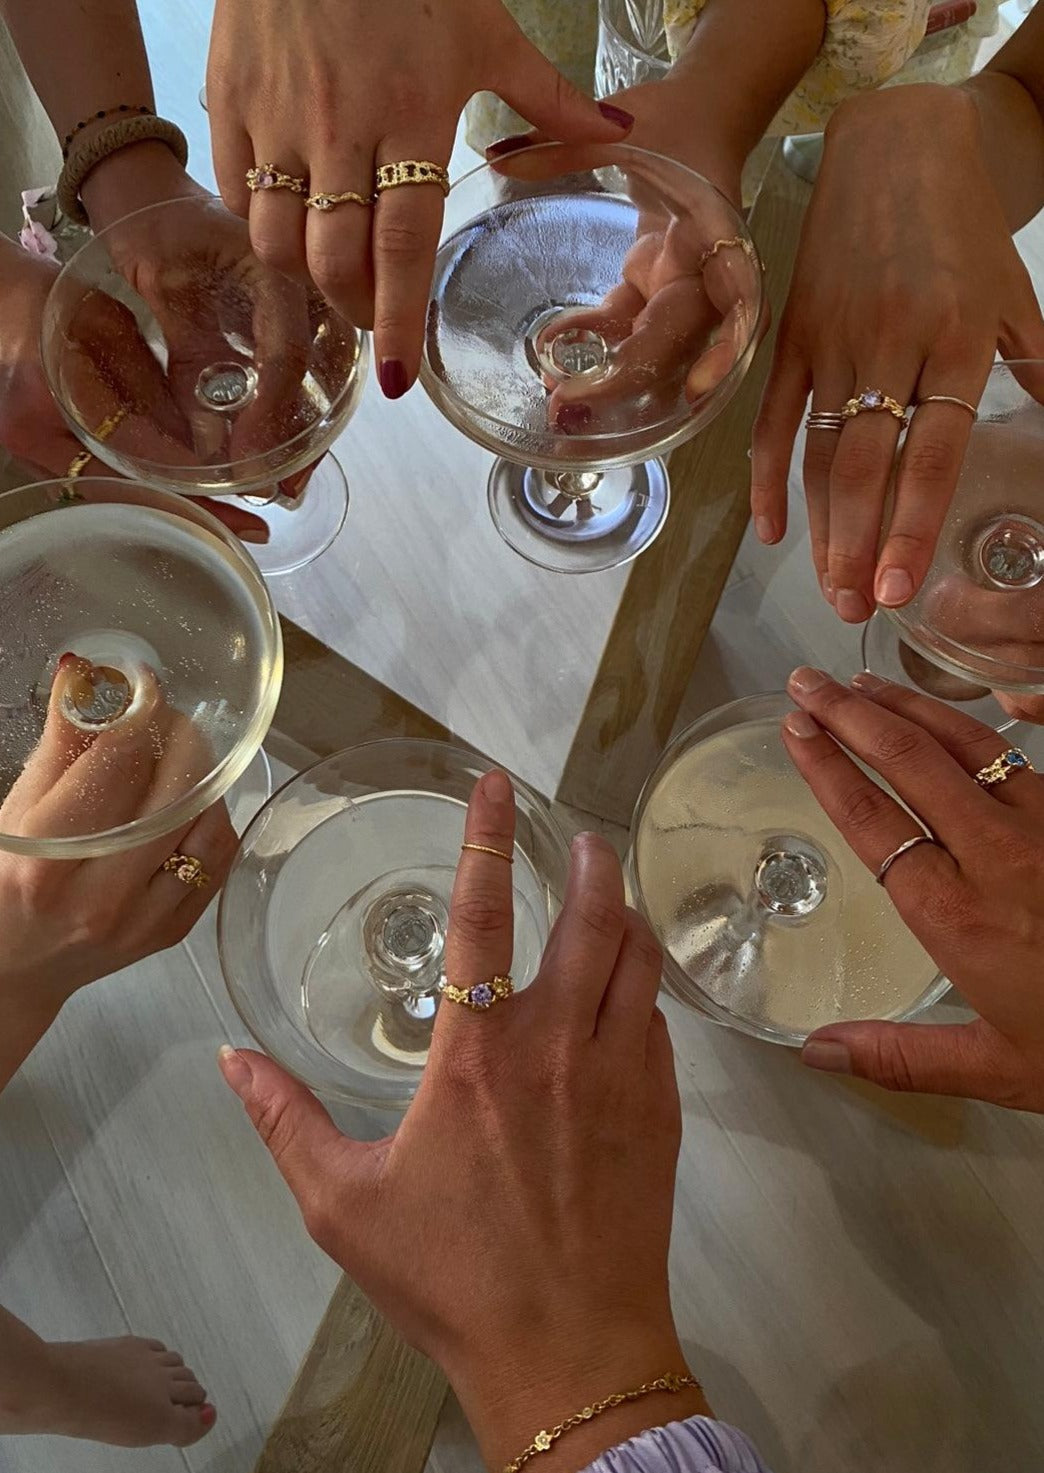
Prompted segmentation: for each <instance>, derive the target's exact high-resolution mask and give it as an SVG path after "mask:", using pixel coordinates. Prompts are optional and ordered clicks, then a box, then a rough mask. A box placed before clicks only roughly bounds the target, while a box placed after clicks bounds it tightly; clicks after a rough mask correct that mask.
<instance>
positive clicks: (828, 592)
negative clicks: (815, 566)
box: [819, 573, 834, 604]
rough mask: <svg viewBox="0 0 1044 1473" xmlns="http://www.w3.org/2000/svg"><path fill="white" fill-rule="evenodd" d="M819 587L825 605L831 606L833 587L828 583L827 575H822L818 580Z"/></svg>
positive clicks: (828, 576) (828, 575)
mask: <svg viewBox="0 0 1044 1473" xmlns="http://www.w3.org/2000/svg"><path fill="white" fill-rule="evenodd" d="M819 586H820V588H821V589H822V590H823V597H824V598H825V599H826V601H827V603H828V604H832V603H833V602H834V585H833V584H832V583H831V581H830V574H829V573H824V574H823V576H822V578H820V580H819Z"/></svg>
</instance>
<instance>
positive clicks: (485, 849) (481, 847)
mask: <svg viewBox="0 0 1044 1473" xmlns="http://www.w3.org/2000/svg"><path fill="white" fill-rule="evenodd" d="M460 849H461V853H462V854H463V852H464V850H465V849H470V850H472V852H473V853H475V854H495V855H496V857H497V858H498V859H506V860H507V862H508V864H514V862H515V856H514V855H513V854H505V853H504V850H503V849H491V848H490V847H489V845H488V844H462V845H461V846H460Z"/></svg>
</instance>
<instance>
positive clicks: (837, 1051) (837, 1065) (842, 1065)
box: [801, 1038, 852, 1074]
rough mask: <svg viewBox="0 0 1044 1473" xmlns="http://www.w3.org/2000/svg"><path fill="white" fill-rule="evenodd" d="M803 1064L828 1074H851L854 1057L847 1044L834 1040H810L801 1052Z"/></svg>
mask: <svg viewBox="0 0 1044 1473" xmlns="http://www.w3.org/2000/svg"><path fill="white" fill-rule="evenodd" d="M801 1062H802V1063H803V1064H804V1065H806V1066H807V1068H809V1069H822V1070H824V1071H825V1072H826V1073H827V1074H851V1072H852V1055H851V1054H850V1053H849V1051H848V1046H847V1044H843V1043H838V1042H837V1040H836V1039H833V1038H810V1039H809V1040H808V1042H807V1043H806V1044H805V1046H804V1048H803V1049H802V1050H801Z"/></svg>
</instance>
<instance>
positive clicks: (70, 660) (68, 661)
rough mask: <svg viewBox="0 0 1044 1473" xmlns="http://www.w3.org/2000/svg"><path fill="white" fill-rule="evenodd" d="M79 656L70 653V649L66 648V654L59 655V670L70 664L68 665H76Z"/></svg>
mask: <svg viewBox="0 0 1044 1473" xmlns="http://www.w3.org/2000/svg"><path fill="white" fill-rule="evenodd" d="M78 658H79V656H77V655H73V654H70V653H69V651H68V650H66V652H65V654H64V655H61V656H59V659H58V669H59V670H64V669H65V668H66V666H68V665H74V664H75V663H76V661H77V659H78Z"/></svg>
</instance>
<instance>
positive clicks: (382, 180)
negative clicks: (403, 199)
mask: <svg viewBox="0 0 1044 1473" xmlns="http://www.w3.org/2000/svg"><path fill="white" fill-rule="evenodd" d="M402 184H437V185H438V186H439V188H440V189H441V190H442V192H443V194H449V192H450V182H449V170H448V169H444V168H443V167H442V165H441V164H433V163H431V162H429V160H427V159H402V160H400V162H399V163H397V164H381V165H380V167H379V168H378V170H377V178H376V183H375V185H374V189H375V192H376V193H377V194H383V193H384V191H385V190H386V189H398V188H399V186H400V185H402Z"/></svg>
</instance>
